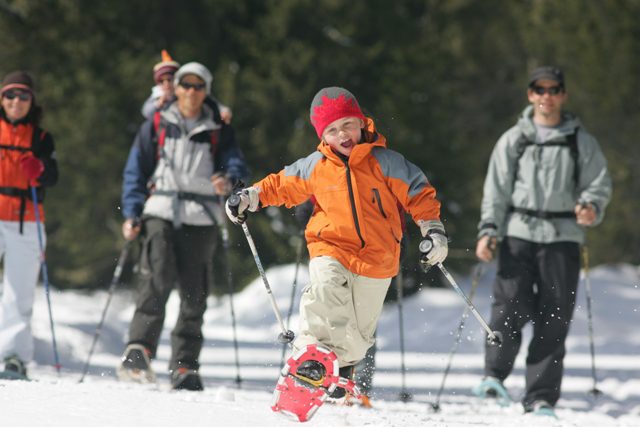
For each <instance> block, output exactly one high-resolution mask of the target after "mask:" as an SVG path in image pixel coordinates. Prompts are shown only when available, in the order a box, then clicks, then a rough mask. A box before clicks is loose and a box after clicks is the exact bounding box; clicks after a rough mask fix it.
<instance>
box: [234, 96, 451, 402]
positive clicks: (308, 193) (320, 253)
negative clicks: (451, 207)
mask: <svg viewBox="0 0 640 427" xmlns="http://www.w3.org/2000/svg"><path fill="white" fill-rule="evenodd" d="M310 118H311V123H312V124H313V126H314V128H315V130H316V133H317V135H318V138H319V139H320V144H319V145H318V148H317V150H316V151H314V152H313V153H312V154H310V155H309V156H307V157H304V158H302V159H299V160H298V161H296V162H295V163H293V164H291V165H289V166H286V167H285V168H284V169H283V170H281V171H280V172H279V173H276V174H271V175H268V176H267V177H266V178H264V179H263V180H261V181H258V182H256V183H255V184H253V186H251V187H248V188H245V189H242V190H240V191H238V192H236V193H235V194H236V196H237V197H235V198H234V199H235V200H237V199H238V198H239V199H240V201H239V204H237V205H231V204H230V203H229V201H227V204H226V212H227V215H228V216H229V218H230V219H231V221H232V222H234V223H236V224H239V223H242V222H244V220H245V219H246V216H247V212H255V211H257V210H258V209H259V208H260V207H264V206H279V205H285V206H287V207H293V206H296V205H298V204H301V203H304V202H305V201H307V200H308V199H309V198H310V197H312V196H313V197H314V199H315V201H316V203H315V206H314V209H313V212H312V214H311V218H310V219H309V223H308V224H307V227H306V230H305V239H306V241H307V247H308V250H309V257H310V261H309V277H310V283H309V285H308V286H307V287H306V288H305V290H304V292H303V294H302V297H301V301H300V326H299V330H298V335H297V338H296V339H295V341H294V342H293V350H294V352H300V351H304V349H305V348H307V346H309V345H314V344H315V345H321V346H323V347H326V348H328V349H329V350H331V351H332V352H334V353H335V355H336V356H337V360H338V362H339V366H340V369H339V371H340V372H339V374H340V377H343V378H350V377H352V375H353V367H354V365H355V364H357V363H358V362H359V361H360V360H362V358H363V357H364V356H365V353H366V352H367V350H368V349H369V348H370V347H371V346H372V345H373V344H374V342H375V336H374V332H375V330H376V325H377V322H378V318H379V317H380V313H381V311H382V304H383V301H384V298H385V295H386V293H387V289H388V288H389V284H390V282H391V278H392V277H393V276H395V275H396V274H397V273H398V269H399V263H400V241H401V239H402V223H401V219H400V212H399V210H398V209H397V204H398V203H399V204H400V205H401V206H402V208H403V209H404V210H405V211H406V212H408V213H409V214H410V215H411V216H412V218H413V220H414V221H415V222H416V224H417V225H418V226H419V227H420V230H421V233H422V236H423V237H424V238H425V239H429V240H431V241H432V242H433V249H432V250H431V251H430V252H429V253H428V254H427V257H428V260H429V263H433V264H435V263H438V262H442V261H443V260H444V259H445V258H446V256H447V252H448V243H447V236H446V233H445V229H444V226H443V224H442V222H441V221H440V202H439V201H438V200H437V199H436V190H435V189H434V187H433V186H432V185H431V183H430V182H429V181H428V180H427V177H426V176H425V174H424V173H423V172H422V171H421V170H420V169H419V168H418V167H417V166H416V165H414V164H412V163H411V162H409V161H408V160H407V159H406V158H405V157H404V156H402V155H401V154H400V153H398V152H395V151H392V150H389V149H387V140H386V138H385V137H384V136H383V135H382V134H380V133H379V132H378V131H377V130H376V127H375V124H374V122H373V120H372V119H371V118H368V117H365V115H364V114H363V112H362V110H361V109H360V106H359V104H358V101H357V100H356V98H355V96H354V95H353V94H352V93H351V92H349V91H348V90H347V89H344V88H340V87H328V88H324V89H322V90H320V91H319V92H318V93H317V94H316V95H315V97H314V99H313V101H312V104H311V108H310ZM230 199H231V198H230ZM312 370H313V367H310V371H312ZM297 372H298V374H301V375H304V374H302V372H301V369H298V371H297ZM309 378H310V379H311V380H312V378H311V377H309ZM342 396H344V389H343V388H340V387H339V388H336V389H335V392H334V394H333V395H332V397H336V398H339V397H342Z"/></svg>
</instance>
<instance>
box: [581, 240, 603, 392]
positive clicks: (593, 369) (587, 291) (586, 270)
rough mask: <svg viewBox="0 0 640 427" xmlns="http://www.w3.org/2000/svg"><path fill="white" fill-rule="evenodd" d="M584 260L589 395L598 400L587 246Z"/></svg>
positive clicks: (583, 249)
mask: <svg viewBox="0 0 640 427" xmlns="http://www.w3.org/2000/svg"><path fill="white" fill-rule="evenodd" d="M582 260H583V262H584V284H585V295H586V298H587V319H588V325H589V349H590V350H591V377H592V379H593V388H592V389H591V390H589V394H590V395H592V396H593V397H594V398H597V397H598V396H600V395H601V394H602V391H601V390H599V389H598V387H597V385H598V379H597V377H596V350H595V345H594V343H593V318H592V315H591V281H590V280H589V249H588V248H587V245H586V244H585V245H583V246H582Z"/></svg>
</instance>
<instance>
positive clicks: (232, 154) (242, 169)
mask: <svg viewBox="0 0 640 427" xmlns="http://www.w3.org/2000/svg"><path fill="white" fill-rule="evenodd" d="M218 144H219V145H218V149H217V151H216V156H215V169H216V171H220V172H224V173H225V174H227V175H228V176H229V178H230V179H231V181H232V182H233V183H234V184H235V183H236V182H237V181H239V180H241V179H243V180H245V181H246V180H247V179H248V177H249V169H248V167H247V162H246V161H245V159H244V154H242V151H241V150H240V147H238V144H236V139H235V134H234V132H233V128H232V127H231V126H228V125H223V126H222V129H221V131H220V141H219V143H218Z"/></svg>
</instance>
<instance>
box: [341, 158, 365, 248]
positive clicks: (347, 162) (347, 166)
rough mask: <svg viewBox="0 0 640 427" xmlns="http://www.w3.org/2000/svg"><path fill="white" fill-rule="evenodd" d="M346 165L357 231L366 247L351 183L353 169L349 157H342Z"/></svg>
mask: <svg viewBox="0 0 640 427" xmlns="http://www.w3.org/2000/svg"><path fill="white" fill-rule="evenodd" d="M342 161H343V162H344V166H345V168H346V169H347V188H348V189H349V203H350V204H351V212H352V213H353V222H354V223H355V225H356V233H358V237H359V238H360V244H361V247H362V248H364V239H363V238H362V232H361V231H360V221H359V220H358V213H357V211H356V201H355V198H354V196H353V184H351V169H350V168H349V159H342Z"/></svg>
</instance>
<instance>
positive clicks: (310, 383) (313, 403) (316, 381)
mask: <svg viewBox="0 0 640 427" xmlns="http://www.w3.org/2000/svg"><path fill="white" fill-rule="evenodd" d="M336 387H342V388H344V389H346V390H347V391H348V392H349V393H351V394H353V395H354V396H356V397H358V398H359V397H360V393H359V392H358V389H357V387H356V386H355V383H354V382H353V381H352V380H348V379H346V378H340V377H339V376H338V358H337V356H336V354H335V353H334V352H332V351H331V350H329V349H327V348H326V347H323V346H321V345H317V344H312V345H308V346H307V347H306V348H304V349H302V350H300V351H298V352H296V353H295V354H293V355H292V356H291V357H290V358H289V360H287V363H286V365H285V366H284V367H283V368H282V371H281V372H280V378H279V379H278V384H277V385H276V390H275V392H274V393H273V403H272V405H271V409H272V410H273V411H274V412H281V413H282V414H284V415H286V416H289V417H291V418H293V419H294V420H297V421H300V422H305V421H309V420H310V419H311V417H312V416H313V415H314V414H315V413H316V411H317V410H318V408H320V406H322V404H323V403H324V401H325V400H326V398H327V396H328V395H329V394H331V393H332V392H333V391H334V390H335V389H336Z"/></svg>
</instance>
